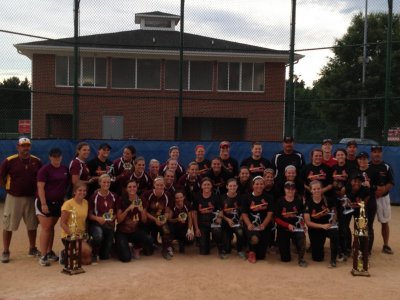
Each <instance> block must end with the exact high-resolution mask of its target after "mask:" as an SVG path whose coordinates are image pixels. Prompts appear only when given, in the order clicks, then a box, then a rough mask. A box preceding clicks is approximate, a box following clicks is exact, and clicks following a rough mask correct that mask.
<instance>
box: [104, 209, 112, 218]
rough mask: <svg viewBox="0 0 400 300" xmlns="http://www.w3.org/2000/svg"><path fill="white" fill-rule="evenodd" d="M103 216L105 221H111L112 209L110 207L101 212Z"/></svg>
mask: <svg viewBox="0 0 400 300" xmlns="http://www.w3.org/2000/svg"><path fill="white" fill-rule="evenodd" d="M103 218H104V220H106V221H112V219H113V218H114V210H113V209H112V208H110V209H109V211H108V212H106V213H104V214H103Z"/></svg>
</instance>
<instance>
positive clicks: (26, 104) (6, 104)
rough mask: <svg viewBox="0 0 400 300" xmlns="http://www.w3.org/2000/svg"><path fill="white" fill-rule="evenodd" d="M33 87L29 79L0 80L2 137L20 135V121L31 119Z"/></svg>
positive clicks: (0, 135) (12, 78)
mask: <svg viewBox="0 0 400 300" xmlns="http://www.w3.org/2000/svg"><path fill="white" fill-rule="evenodd" d="M30 92H31V87H30V83H29V81H28V79H26V78H25V80H23V81H21V80H20V79H19V78H18V77H10V78H8V79H4V80H3V82H0V133H1V134H0V138H15V137H16V136H18V121H19V120H25V119H30V109H31V93H30Z"/></svg>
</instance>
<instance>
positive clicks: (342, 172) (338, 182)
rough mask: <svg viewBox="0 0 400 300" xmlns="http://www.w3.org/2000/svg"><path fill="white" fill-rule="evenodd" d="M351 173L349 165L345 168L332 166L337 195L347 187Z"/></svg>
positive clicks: (334, 188) (334, 187)
mask: <svg viewBox="0 0 400 300" xmlns="http://www.w3.org/2000/svg"><path fill="white" fill-rule="evenodd" d="M350 173H351V170H350V169H349V167H348V166H347V164H345V165H344V166H339V165H338V164H336V165H334V166H332V181H333V190H334V191H335V192H336V193H338V192H339V191H340V190H341V189H342V188H343V187H345V186H346V184H347V181H348V180H349V175H350Z"/></svg>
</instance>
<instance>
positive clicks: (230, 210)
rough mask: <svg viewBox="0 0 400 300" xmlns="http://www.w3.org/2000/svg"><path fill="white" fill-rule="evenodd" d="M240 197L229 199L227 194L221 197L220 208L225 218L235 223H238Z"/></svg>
mask: <svg viewBox="0 0 400 300" xmlns="http://www.w3.org/2000/svg"><path fill="white" fill-rule="evenodd" d="M241 202H242V201H241V196H240V195H239V194H237V195H236V196H235V197H233V198H231V197H229V196H228V195H227V194H225V195H222V196H221V207H222V211H223V214H224V216H225V217H226V218H229V219H232V220H233V221H234V222H235V223H239V219H240V213H241V207H240V206H241Z"/></svg>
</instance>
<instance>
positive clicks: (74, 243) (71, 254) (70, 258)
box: [62, 207, 85, 275]
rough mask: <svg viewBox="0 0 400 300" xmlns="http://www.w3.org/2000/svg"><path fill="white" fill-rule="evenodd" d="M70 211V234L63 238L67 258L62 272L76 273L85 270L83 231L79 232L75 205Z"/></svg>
mask: <svg viewBox="0 0 400 300" xmlns="http://www.w3.org/2000/svg"><path fill="white" fill-rule="evenodd" d="M70 213H71V215H70V218H69V222H68V227H69V230H70V234H69V235H68V236H67V237H65V238H64V239H63V242H64V244H65V249H64V253H65V254H64V255H65V260H64V268H63V270H62V273H64V274H69V275H76V274H80V273H84V272H85V271H84V270H83V269H82V233H80V232H78V222H77V220H76V210H75V207H73V208H72V209H71V210H70Z"/></svg>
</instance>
